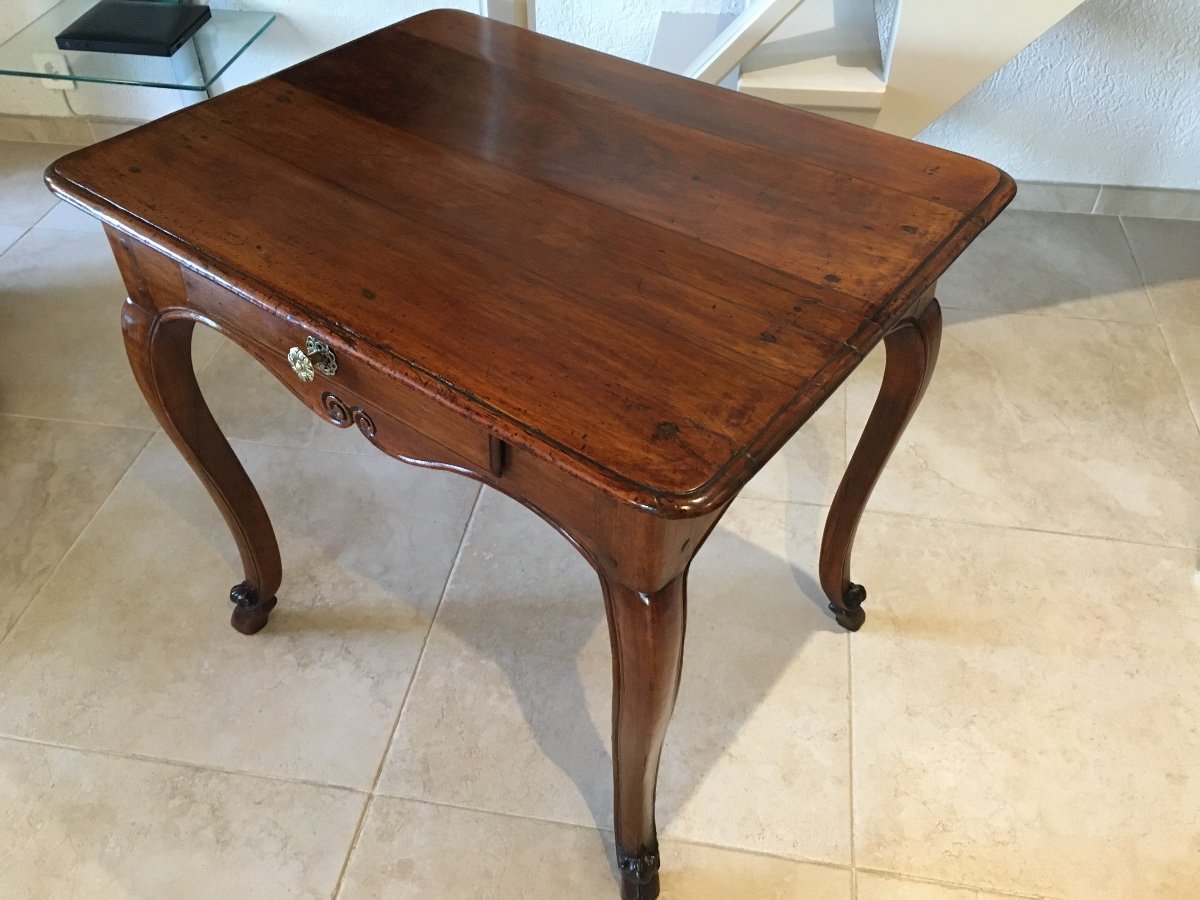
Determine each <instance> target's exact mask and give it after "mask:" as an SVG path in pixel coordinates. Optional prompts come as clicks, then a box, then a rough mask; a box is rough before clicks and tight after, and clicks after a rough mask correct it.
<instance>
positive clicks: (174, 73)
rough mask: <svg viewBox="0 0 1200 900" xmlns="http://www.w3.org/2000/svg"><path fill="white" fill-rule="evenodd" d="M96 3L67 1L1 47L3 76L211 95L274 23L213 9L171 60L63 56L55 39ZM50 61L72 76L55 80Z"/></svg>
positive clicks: (262, 15) (270, 17) (264, 16)
mask: <svg viewBox="0 0 1200 900" xmlns="http://www.w3.org/2000/svg"><path fill="white" fill-rule="evenodd" d="M96 3H97V0H63V2H61V3H59V4H58V5H57V6H55V7H54V8H53V9H51V10H50V11H49V12H48V13H46V14H45V15H43V16H42V17H41V18H39V19H37V20H35V21H34V22H32V23H31V24H29V25H27V26H26V27H25V28H23V29H22V30H21V31H18V32H17V33H16V34H15V35H13V36H12V37H11V38H9V39H8V40H7V41H5V42H4V43H2V44H0V75H23V76H26V77H30V78H52V79H57V80H60V81H88V82H96V83H99V84H131V85H139V86H143V87H161V88H174V89H175V90H180V91H205V92H207V91H208V89H209V88H210V87H211V86H212V83H213V82H214V81H216V80H217V78H219V77H220V76H221V73H222V72H224V71H225V70H226V69H228V68H229V66H230V65H231V64H232V63H233V61H234V60H235V59H237V58H238V57H239V56H241V55H242V52H243V51H244V50H245V49H246V48H247V47H249V46H250V45H251V44H252V43H254V42H255V41H256V40H257V39H258V37H259V35H261V34H262V33H263V32H264V31H266V30H267V27H268V26H270V24H271V23H272V22H274V21H275V14H274V13H267V12H237V11H233V10H225V9H214V10H212V18H211V19H210V20H209V21H207V22H205V23H204V25H202V26H201V27H200V30H199V31H197V32H196V34H195V36H194V37H193V38H192V39H191V40H189V41H188V42H187V43H186V44H184V45H183V46H182V47H180V48H179V50H178V51H176V53H175V55H174V56H171V57H162V56H140V55H134V54H128V53H94V52H88V51H81V50H59V49H58V46H57V45H56V44H55V43H54V37H55V35H57V34H58V33H59V32H61V31H63V30H64V29H65V28H66V27H67V26H69V25H70V24H71V23H72V22H74V21H75V20H76V19H78V18H79V17H80V16H81V15H83V14H84V13H85V12H87V11H88V10H89V9H91V8H92V7H93V6H95V5H96ZM46 56H52V57H59V58H63V57H65V58H66V60H67V66H68V67H69V68H70V74H68V75H63V74H55V73H54V72H53V68H54V65H53V61H52V60H47V59H46V58H45V57H46ZM47 66H49V69H48V68H47Z"/></svg>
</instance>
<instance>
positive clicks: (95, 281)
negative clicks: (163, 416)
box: [0, 228, 221, 429]
mask: <svg viewBox="0 0 1200 900" xmlns="http://www.w3.org/2000/svg"><path fill="white" fill-rule="evenodd" d="M124 299H125V288H124V286H123V285H122V284H121V278H120V275H119V274H118V272H117V265H116V262H115V261H114V260H113V257H112V252H111V251H110V250H109V247H108V241H107V240H106V239H105V237H104V234H103V232H102V231H101V230H100V229H99V228H97V229H95V230H94V231H92V232H87V231H63V230H59V229H50V228H47V229H43V228H34V229H32V230H31V231H30V232H29V233H27V234H26V235H25V236H24V237H23V238H21V240H20V241H18V242H17V243H16V244H15V245H14V246H13V247H12V248H11V249H10V250H9V251H8V252H7V253H5V254H4V256H2V257H0V332H2V333H3V334H4V335H5V339H6V351H5V352H6V356H5V372H4V386H3V391H2V392H0V412H7V413H16V414H19V415H26V416H38V417H43V418H56V419H70V420H74V421H81V422H96V423H99V424H103V425H121V426H127V427H133V428H146V429H151V428H155V427H157V426H156V423H155V421H154V416H153V415H152V414H151V412H150V410H149V408H148V407H147V406H146V401H145V400H144V399H143V398H142V395H141V392H140V391H139V390H138V387H137V384H136V383H135V382H134V380H133V375H132V374H131V373H130V371H129V360H128V358H127V357H126V355H125V344H124V342H123V340H122V338H121V303H122V302H123V300H124ZM196 335H197V338H196V340H195V342H194V344H195V346H194V353H193V358H194V360H195V364H196V365H197V366H202V365H203V364H204V363H205V362H206V361H207V360H208V358H209V357H211V355H212V354H213V352H214V351H215V350H216V349H217V345H218V343H219V342H220V340H221V339H220V338H219V337H218V336H216V335H213V334H211V333H210V332H209V330H208V329H206V328H197V329H196Z"/></svg>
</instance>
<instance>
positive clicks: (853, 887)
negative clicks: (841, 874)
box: [845, 631, 858, 900]
mask: <svg viewBox="0 0 1200 900" xmlns="http://www.w3.org/2000/svg"><path fill="white" fill-rule="evenodd" d="M853 637H854V635H853V634H852V633H851V632H849V631H847V632H846V635H845V638H846V698H847V702H846V714H847V715H846V735H847V744H848V749H849V752H848V754H847V755H848V757H849V761H850V777H849V778H848V779H847V781H848V782H849V795H850V897H851V900H858V859H857V854H856V849H857V848H856V846H855V838H856V834H855V829H854V641H853Z"/></svg>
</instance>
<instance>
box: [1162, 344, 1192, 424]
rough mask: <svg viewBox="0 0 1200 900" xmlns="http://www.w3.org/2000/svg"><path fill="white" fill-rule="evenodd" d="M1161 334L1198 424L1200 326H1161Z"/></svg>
mask: <svg viewBox="0 0 1200 900" xmlns="http://www.w3.org/2000/svg"><path fill="white" fill-rule="evenodd" d="M1162 333H1163V337H1164V338H1165V339H1166V341H1167V348H1168V349H1169V350H1170V351H1171V359H1173V360H1174V361H1175V367H1176V368H1177V369H1179V375H1180V377H1181V378H1182V379H1183V389H1184V390H1185V391H1187V395H1188V400H1189V401H1191V404H1192V413H1193V414H1194V415H1195V417H1196V422H1197V423H1200V326H1197V327H1195V328H1189V327H1187V326H1185V325H1163V326H1162Z"/></svg>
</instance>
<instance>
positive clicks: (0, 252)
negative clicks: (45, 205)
mask: <svg viewBox="0 0 1200 900" xmlns="http://www.w3.org/2000/svg"><path fill="white" fill-rule="evenodd" d="M48 215H50V214H49V213H46V216H48ZM46 216H42V219H44V218H46ZM42 219H38V222H40V221H42ZM34 224H36V223H34ZM10 227H12V228H21V227H22V226H20V225H13V226H10ZM31 231H33V225H30V226H28V227H26V228H25V230H24V231H22V232H21V233H20V234H19V235H17V239H16V240H15V241H13V242H12V243H11V244H9V245H8V246H7V247H5V248H4V249H3V250H0V258H2V257H4V256H5V255H6V254H7V253H8V252H9V251H10V250H12V249H13V248H14V247H15V246H17V244H19V243H21V241H23V240H25V237H26V235H28V234H29V232H31Z"/></svg>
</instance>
